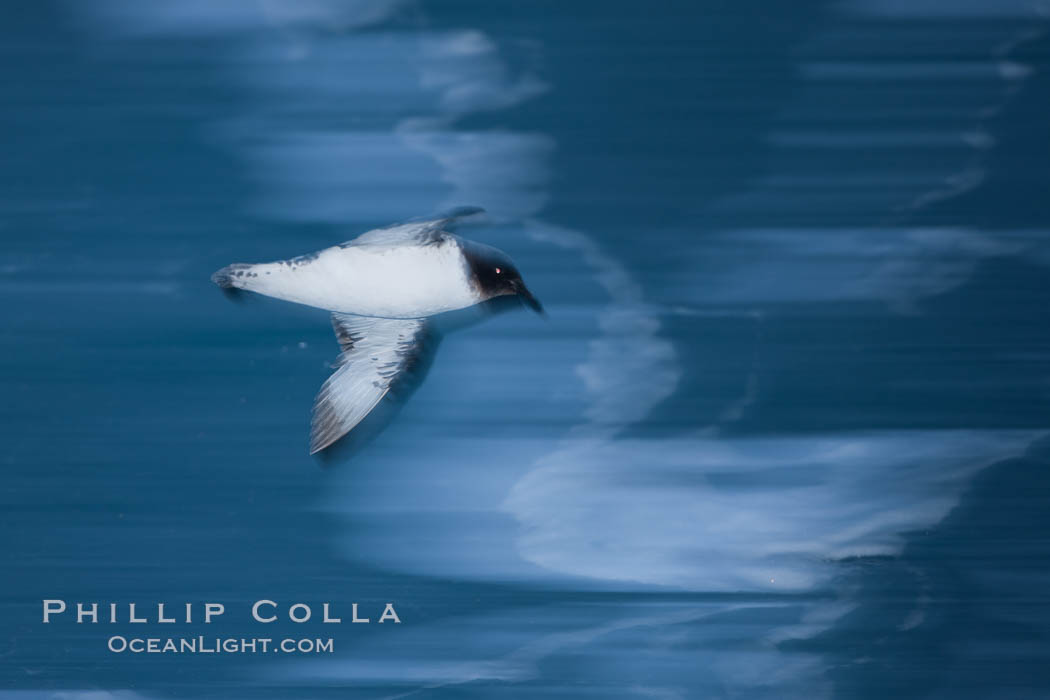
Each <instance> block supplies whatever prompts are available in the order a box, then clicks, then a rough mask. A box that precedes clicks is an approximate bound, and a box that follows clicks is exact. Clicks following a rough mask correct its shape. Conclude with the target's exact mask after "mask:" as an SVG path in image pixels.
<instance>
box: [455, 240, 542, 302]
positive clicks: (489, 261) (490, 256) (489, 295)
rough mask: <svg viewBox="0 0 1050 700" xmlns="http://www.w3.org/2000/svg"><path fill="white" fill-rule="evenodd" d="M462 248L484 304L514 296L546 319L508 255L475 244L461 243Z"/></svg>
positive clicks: (471, 277) (471, 242)
mask: <svg viewBox="0 0 1050 700" xmlns="http://www.w3.org/2000/svg"><path fill="white" fill-rule="evenodd" d="M461 246H462V249H463V257H464V258H466V261H467V267H468V268H469V275H470V279H471V282H472V283H473V284H474V286H475V288H476V289H477V290H478V293H479V295H480V296H481V298H482V299H483V300H485V301H488V300H489V299H494V298H496V297H500V296H508V295H514V296H516V297H518V299H520V300H521V302H522V303H523V304H525V305H526V306H528V307H529V308H530V309H532V310H533V311H535V312H536V313H538V314H540V315H541V316H542V315H545V314H544V311H543V305H542V304H540V302H539V300H538V299H537V298H536V297H534V296H533V295H532V292H530V291H529V288H528V287H526V286H525V281H524V280H523V279H521V273H520V272H518V268H517V267H515V266H514V263H513V262H511V260H510V257H509V256H508V255H507V254H506V253H504V252H503V251H502V250H499V249H498V248H493V247H492V246H487V245H484V244H482V243H475V242H474V241H462V242H461Z"/></svg>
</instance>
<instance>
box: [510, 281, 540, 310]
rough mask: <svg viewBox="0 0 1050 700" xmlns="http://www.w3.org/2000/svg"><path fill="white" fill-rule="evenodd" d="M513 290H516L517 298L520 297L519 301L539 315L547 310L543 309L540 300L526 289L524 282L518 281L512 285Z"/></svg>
mask: <svg viewBox="0 0 1050 700" xmlns="http://www.w3.org/2000/svg"><path fill="white" fill-rule="evenodd" d="M514 290H515V292H517V295H518V298H519V299H521V303H523V304H525V305H526V306H528V307H529V308H530V309H532V310H533V311H535V312H536V313H538V314H539V315H540V316H546V315H547V312H546V311H544V310H543V304H541V303H540V300H539V299H537V298H536V297H534V296H532V292H530V291H529V290H528V288H527V287H526V286H525V283H524V282H519V283H517V284H515V285H514Z"/></svg>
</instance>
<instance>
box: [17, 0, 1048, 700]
mask: <svg viewBox="0 0 1050 700" xmlns="http://www.w3.org/2000/svg"><path fill="white" fill-rule="evenodd" d="M5 14H10V15H12V16H11V17H9V18H8V19H9V20H10V22H9V23H8V27H9V29H7V30H5V39H6V40H5V42H4V49H5V50H6V51H7V52H8V53H9V54H10V55H11V56H13V57H16V58H17V59H18V61H17V62H11V61H9V63H11V65H15V63H18V64H26V65H29V66H31V70H30V72H29V73H28V75H30V76H31V77H32V79H31V80H25V79H22V78H20V79H19V80H17V81H16V80H13V79H12V80H10V81H9V83H8V84H10V85H12V86H14V87H13V88H12V92H11V94H9V95H8V96H7V97H6V98H5V99H7V100H8V102H7V103H6V109H5V110H4V115H5V116H4V117H3V119H4V120H5V124H6V125H7V126H8V129H9V133H11V134H12V135H14V136H17V138H12V143H11V154H10V158H9V159H8V162H7V164H6V166H0V175H2V176H3V178H4V181H5V183H7V184H8V185H9V186H8V187H7V189H6V191H7V192H8V195H7V196H5V197H4V198H3V199H2V200H0V212H2V213H3V216H4V219H5V223H4V226H5V229H4V230H5V242H7V241H9V245H8V246H7V249H6V250H5V253H4V259H3V260H2V261H0V264H2V267H0V293H3V294H5V295H7V296H8V297H10V299H9V302H10V303H9V304H7V306H8V307H9V309H10V310H9V317H10V318H9V324H8V328H9V330H8V332H7V334H6V335H5V338H4V341H3V342H4V343H5V347H6V348H8V352H7V353H6V357H8V359H7V360H6V361H5V363H4V364H3V367H2V373H0V381H2V382H3V383H4V386H5V388H6V389H7V390H8V394H9V395H10V396H12V397H13V400H12V402H11V406H12V408H9V409H8V411H7V414H6V415H7V417H8V420H7V421H6V423H5V426H6V427H7V432H6V433H5V437H6V438H7V444H8V446H9V447H8V451H7V455H6V458H5V461H6V464H8V466H9V471H10V476H9V480H8V481H9V484H10V494H11V495H9V497H8V498H9V502H8V505H9V506H10V510H9V512H10V515H9V517H8V518H7V519H6V520H5V527H4V534H5V535H6V536H7V538H8V540H9V541H10V544H9V546H8V551H9V552H10V553H11V554H10V556H11V557H12V559H13V564H14V566H13V567H11V570H13V571H16V572H17V573H16V574H15V576H14V579H13V581H12V582H11V583H10V584H9V587H8V588H7V589H5V592H6V593H7V594H8V595H7V596H5V602H4V607H5V612H6V613H7V614H8V615H9V616H10V617H11V619H12V626H11V629H14V630H15V633H14V634H13V636H12V637H11V640H12V641H11V642H10V643H9V645H8V648H7V649H6V650H5V654H6V656H5V658H6V659H9V660H10V662H5V663H4V664H2V665H0V668H2V670H3V673H4V674H5V680H7V681H9V682H8V685H9V686H10V687H13V688H24V689H31V690H27V691H26V693H27V695H26V697H34V696H36V695H35V693H36V691H37V690H38V689H53V688H61V689H65V690H69V691H71V697H94V695H92V693H93V692H95V691H96V690H97V689H99V688H104V689H107V690H105V691H99V693H101V694H100V695H99V697H124V696H126V697H166V696H170V695H201V694H208V693H209V692H214V689H215V688H216V687H220V685H221V684H226V683H238V684H243V683H248V684H250V686H251V692H250V693H246V695H251V696H253V697H255V696H259V695H262V694H269V695H271V696H273V697H286V696H288V694H289V692H290V691H289V689H290V688H291V689H294V692H295V694H296V696H297V697H306V696H311V695H318V696H323V695H328V694H333V695H334V694H339V695H340V696H341V697H342V696H345V695H347V694H349V695H351V696H361V697H400V696H404V695H421V696H427V697H431V696H444V695H446V694H447V695H450V696H453V695H454V696H457V697H459V696H463V697H475V696H476V697H492V696H494V695H497V696H502V695H507V696H520V697H536V696H538V695H549V696H558V697H561V696H566V697H569V696H577V695H579V694H581V693H584V692H586V693H590V694H594V695H596V696H600V697H659V698H662V697H667V698H671V697H722V696H747V697H751V696H755V697H773V698H784V697H794V696H798V697H807V698H811V697H819V696H836V697H852V696H866V695H871V696H874V697H885V695H886V694H888V693H890V692H893V693H895V694H902V693H903V694H905V695H916V696H918V695H923V696H928V695H933V696H945V697H959V696H960V695H962V696H965V695H973V696H975V697H981V696H982V695H986V691H987V690H988V689H989V688H995V687H997V684H1001V683H1002V682H1003V681H1004V680H1006V679H1009V680H1010V681H1011V682H1013V683H1015V687H1017V688H1019V691H1018V692H1019V693H1022V694H1023V693H1024V692H1029V691H1030V692H1031V693H1032V694H1036V695H1037V694H1038V693H1039V691H1040V690H1045V687H1046V686H1047V681H1048V679H1047V678H1046V677H1044V675H1043V672H1038V671H1035V670H1032V669H1031V668H1027V667H1026V668H1024V669H1019V668H1018V664H1016V663H1002V660H1003V659H1004V658H1006V659H1008V660H1012V659H1018V658H1021V659H1023V658H1026V657H1035V656H1039V655H1045V653H1046V648H1045V644H1044V643H1043V642H1042V641H1041V640H1040V637H1039V635H1038V634H1037V630H1039V629H1045V627H1043V626H1042V625H1043V623H1045V622H1046V620H1047V618H1048V611H1050V607H1048V606H1047V605H1046V601H1045V600H1044V598H1043V597H1042V593H1041V592H1040V591H1041V581H1043V580H1044V579H1045V575H1046V567H1045V551H1042V550H1041V549H1040V547H1039V544H1038V543H1040V542H1043V541H1045V533H1046V528H1047V524H1048V523H1047V520H1046V518H1045V516H1044V515H1043V513H1042V510H1043V508H1042V507H1041V504H1042V503H1045V501H1043V500H1041V499H1043V498H1045V496H1046V493H1047V492H1046V489H1045V477H1044V476H1041V474H1042V473H1043V472H1044V471H1045V470H1042V467H1043V466H1045V460H1046V445H1045V442H1040V441H1039V440H1040V437H1041V436H1042V435H1043V431H1044V430H1045V428H1046V420H1045V415H1046V410H1045V408H1046V401H1047V398H1048V396H1047V392H1046V358H1047V357H1048V354H1047V347H1048V343H1050V331H1048V330H1047V326H1046V324H1045V323H1044V322H1043V321H1042V319H1043V316H1044V314H1043V313H1042V309H1043V307H1044V306H1045V303H1046V301H1047V299H1046V296H1047V294H1048V292H1050V289H1048V288H1047V286H1046V284H1045V281H1044V278H1045V275H1046V267H1047V265H1048V264H1050V257H1048V256H1047V254H1046V252H1045V250H1044V246H1043V245H1042V242H1043V239H1044V238H1045V235H1046V233H1045V230H1046V226H1047V224H1048V223H1050V222H1048V221H1047V220H1046V218H1047V217H1046V211H1045V208H1044V207H1042V205H1041V202H1042V199H1043V198H1042V193H1043V191H1044V190H1045V182H1046V178H1045V163H1046V162H1047V161H1046V156H1047V155H1048V154H1047V153H1046V151H1047V147H1048V145H1050V144H1048V143H1047V141H1046V138H1045V124H1044V122H1045V119H1044V116H1045V108H1046V106H1047V105H1046V97H1045V95H1046V94H1047V93H1046V91H1045V87H1046V85H1045V81H1046V78H1045V75H1046V68H1047V65H1048V64H1047V59H1046V55H1047V54H1046V49H1047V39H1046V37H1047V34H1046V29H1047V27H1046V24H1045V19H1044V18H1043V15H1042V14H1041V12H1040V8H1039V7H1037V6H1034V5H1032V4H1030V3H1020V2H1017V3H1013V2H995V3H993V2H981V1H980V0H968V1H967V2H963V3H955V4H954V5H952V7H951V8H947V6H945V5H943V3H941V4H938V3H932V2H918V3H916V2H911V3H901V2H893V1H891V0H863V1H856V2H852V1H851V2H842V3H825V2H816V1H814V2H802V3H792V4H791V5H790V6H784V7H780V6H778V5H775V4H770V3H753V2H745V3H738V4H735V5H733V6H732V7H729V6H725V7H720V8H718V9H717V11H714V10H713V9H712V8H703V7H695V8H694V7H685V6H681V5H677V4H675V3H657V4H656V5H655V6H652V7H650V6H646V7H636V6H634V5H632V4H629V3H612V4H609V3H585V4H581V5H580V6H579V7H578V8H576V10H575V11H574V12H573V14H571V15H570V14H568V13H566V12H565V10H564V9H563V8H558V7H555V6H553V5H551V6H545V5H544V6H528V7H521V8H514V9H513V10H512V9H510V8H503V7H500V8H496V7H489V6H488V5H486V4H484V3H466V4H461V5H456V6H451V7H450V6H444V7H441V6H437V5H433V6H432V5H431V4H430V3H419V4H416V3H402V2H395V1H394V0H389V1H381V0H368V1H362V2H352V3H344V2H338V3H337V2H325V1H323V0H318V1H315V2H307V3H292V2H285V1H283V0H267V1H266V2H258V3H256V2H227V3H218V4H214V3H203V2H190V3H174V2H172V3H167V2H165V3H159V4H158V3H150V4H142V3H134V2H130V1H125V0H106V1H105V2H98V3H92V4H90V5H81V4H78V5H76V6H75V7H74V6H73V5H69V4H62V3H59V4H55V5H52V4H49V3H44V4H41V5H40V6H39V7H38V8H37V9H35V10H33V11H26V12H25V13H22V14H17V13H14V12H8V13H5ZM15 15H17V16H15ZM5 70H14V68H12V67H10V66H9V67H8V68H6V69H5ZM12 75H13V74H12ZM19 75H20V76H21V75H23V74H19ZM9 77H10V76H9ZM56 164H60V165H63V166H66V167H65V168H62V167H56ZM461 204H472V205H481V206H484V207H485V208H486V209H488V211H489V212H490V213H491V220H490V221H489V222H488V223H487V224H486V225H484V226H481V227H479V228H477V229H476V230H471V231H470V232H469V234H468V235H469V237H470V238H474V239H478V240H483V241H485V242H488V243H491V244H493V245H496V246H498V247H500V248H502V249H504V250H507V251H508V252H509V253H510V254H511V255H512V257H514V259H515V260H516V262H517V263H518V265H519V267H520V268H521V269H522V271H523V274H524V275H525V276H526V277H527V278H528V279H529V283H530V287H532V288H533V289H534V290H535V291H536V293H537V294H538V295H539V296H540V297H541V298H542V299H543V300H544V303H545V304H546V305H547V306H548V309H549V311H550V314H551V318H550V320H549V322H545V321H543V320H541V319H538V318H537V317H535V316H534V315H531V314H522V313H510V314H501V315H499V316H495V317H493V318H489V319H487V320H486V322H485V323H482V324H478V325H476V326H473V327H470V328H467V329H464V330H463V331H462V332H458V333H453V334H450V335H449V336H448V337H447V338H445V339H444V340H443V342H442V347H441V350H440V355H441V357H440V361H439V362H437V363H435V364H434V366H433V368H432V369H431V371H430V373H429V375H428V376H427V380H426V382H425V383H423V384H422V386H420V387H419V388H418V391H416V393H415V394H414V396H413V398H412V400H411V401H410V402H408V403H407V404H405V405H404V407H403V410H402V411H401V412H400V414H398V415H396V416H387V418H392V422H391V423H390V425H389V427H388V428H387V429H386V430H385V431H383V432H380V431H379V430H376V431H374V434H371V435H369V438H370V439H371V438H372V437H374V441H372V442H370V443H368V444H365V443H364V442H362V444H360V445H357V446H356V447H355V449H353V450H351V451H350V452H349V453H345V454H343V455H341V456H339V457H338V459H337V460H336V463H335V464H333V465H331V466H332V467H333V468H332V469H330V470H325V471H322V470H319V469H317V468H316V465H315V464H313V463H312V462H311V461H310V460H308V459H307V458H306V457H305V444H304V436H305V434H306V422H307V415H308V410H309V405H310V397H311V396H312V394H313V392H314V391H315V390H316V387H317V386H318V385H319V384H320V381H321V380H322V379H323V377H324V376H325V373H326V371H327V370H326V363H327V362H328V361H330V360H331V359H332V358H333V357H334V355H335V353H336V346H335V341H334V339H333V338H331V337H330V334H329V329H328V325H327V321H326V319H325V315H324V314H322V313H319V312H315V311H312V310H307V309H298V308H295V307H291V306H288V305H280V304H277V303H272V302H268V301H265V300H262V301H258V302H257V303H252V304H248V305H247V306H246V308H245V309H244V312H243V314H242V313H237V314H235V315H231V313H232V312H231V310H230V309H229V308H228V307H227V306H226V305H225V304H224V303H223V301H222V299H221V297H220V296H219V295H218V294H217V293H216V292H215V290H214V289H212V288H210V285H209V284H208V282H207V277H208V273H209V272H210V271H211V270H212V269H214V268H215V267H217V266H218V264H219V263H220V262H222V261H223V260H226V259H227V258H229V257H230V253H231V251H233V250H239V251H241V252H242V253H243V251H244V250H252V251H254V252H253V257H256V258H258V259H268V257H267V256H270V257H272V258H282V257H288V256H289V255H294V254H297V253H301V252H303V251H307V250H314V249H317V248H321V247H323V246H326V245H330V244H332V243H333V242H336V241H339V240H345V239H348V238H351V237H353V236H354V235H356V234H357V233H359V232H361V231H363V230H365V229H367V228H369V227H371V226H375V225H381V224H385V223H389V222H390V221H395V220H402V219H405V218H409V217H412V216H417V215H422V214H426V213H429V212H434V211H439V210H443V209H448V208H449V207H451V206H455V205H461ZM15 300H17V302H18V303H17V304H16V303H15ZM232 318H236V323H232V322H231V319H232ZM56 578H57V579H58V580H62V581H65V583H62V584H60V585H59V586H58V587H59V589H60V590H59V591H56V592H55V594H56V595H59V594H61V595H66V596H68V597H70V598H71V599H91V598H90V596H96V597H98V596H101V597H102V599H105V600H112V599H120V600H126V599H127V600H135V599H138V600H156V599H164V598H169V599H178V600H184V599H192V600H224V599H226V600H242V599H244V600H252V599H256V598H259V597H269V598H273V599H277V600H299V599H302V598H304V597H307V598H309V599H310V600H332V601H359V602H368V601H372V602H375V601H385V600H388V599H396V601H397V602H398V606H399V608H398V609H399V613H400V614H401V617H402V619H403V620H404V621H405V622H404V624H403V625H401V626H399V627H397V628H394V629H391V628H390V627H389V626H388V627H382V628H378V626H362V627H367V629H363V630H362V631H358V630H353V631H350V632H348V631H346V630H340V631H339V632H338V637H337V639H338V644H337V653H336V654H335V655H334V656H332V657H326V658H310V659H305V658H298V659H290V658H280V659H270V660H268V663H263V662H261V661H260V660H259V659H255V658H250V657H244V658H239V659H237V660H235V661H230V660H227V662H226V663H223V664H213V663H208V662H207V661H206V660H202V659H199V658H198V659H193V658H183V659H179V664H174V663H166V662H167V661H170V660H161V659H144V660H142V663H131V662H129V661H128V659H124V658H114V657H112V656H107V655H105V653H104V652H102V651H100V650H99V649H97V648H96V647H99V646H100V645H99V644H98V639H97V637H99V633H98V632H97V631H93V630H90V629H85V628H82V627H74V626H71V627H65V628H63V629H62V631H61V634H62V635H64V636H63V641H64V644H63V645H56V644H54V639H55V638H54V636H49V635H45V634H43V633H41V632H40V628H39V627H38V626H37V625H35V610H36V609H35V608H33V607H32V606H31V605H30V606H28V608H27V603H26V601H30V602H32V601H35V600H36V599H38V598H40V597H41V593H40V591H41V590H43V588H44V587H47V588H48V590H49V591H50V590H51V589H53V588H54V587H55V585H56V584H54V583H53V581H54V580H55V579H56ZM74 581H75V582H74ZM1000 600H1002V601H1006V602H1003V603H999V602H998V601H1000ZM27 609H29V612H28V613H27V612H25V611H26V610H27ZM1019 610H1021V611H1020V612H1019ZM229 624H230V625H231V627H230V628H228V629H227V630H226V631H227V632H228V633H231V634H235V635H248V634H256V633H257V630H253V629H252V628H251V627H250V626H248V625H245V624H243V623H239V622H237V621H233V620H231V621H230V622H229ZM978 626H980V627H981V628H982V629H983V630H984V631H983V632H982V635H981V636H980V638H977V637H976V636H974V635H973V633H972V630H973V629H974V628H976V627H978ZM285 627H287V625H285ZM355 627H357V626H355ZM958 667H965V668H967V669H973V670H968V671H967V672H965V673H951V672H949V670H950V669H953V668H958ZM183 670H185V673H184V671H183ZM222 687H225V686H222ZM121 688H135V689H137V690H136V691H135V693H131V691H120V692H119V693H118V692H113V693H110V690H111V689H121Z"/></svg>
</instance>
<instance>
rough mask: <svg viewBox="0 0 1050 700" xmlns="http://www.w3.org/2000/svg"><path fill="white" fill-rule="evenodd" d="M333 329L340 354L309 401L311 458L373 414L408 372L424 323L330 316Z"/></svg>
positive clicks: (420, 342)
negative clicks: (373, 410)
mask: <svg viewBox="0 0 1050 700" xmlns="http://www.w3.org/2000/svg"><path fill="white" fill-rule="evenodd" d="M332 327H333V328H334V329H335V336H336V338H337V339H338V340H339V345H340V347H342V349H343V352H342V353H340V355H339V358H338V359H337V360H336V362H335V365H333V366H334V367H335V368H336V371H335V373H334V374H333V375H332V376H331V377H329V378H328V380H327V381H326V382H325V383H324V385H323V386H322V387H321V391H320V393H318V394H317V398H316V399H315V400H314V415H313V421H312V424H311V427H310V454H314V453H315V452H319V451H321V450H323V449H325V448H326V447H328V446H329V445H331V444H332V443H334V442H335V441H336V440H338V439H339V438H341V437H343V436H344V435H346V434H347V433H348V432H350V431H351V430H352V429H353V428H354V426H356V425H357V424H358V423H360V422H361V421H362V420H364V418H365V416H367V415H368V414H369V413H371V412H372V409H373V408H375V407H376V404H378V403H379V401H380V400H381V399H382V398H383V397H384V396H385V395H386V394H387V392H388V391H390V387H391V385H392V384H393V383H394V382H395V381H396V380H397V378H398V377H399V376H400V375H401V374H403V373H404V372H406V371H408V370H411V369H412V367H413V365H414V364H415V362H416V361H417V360H418V358H419V357H420V355H421V353H422V350H423V341H424V339H425V337H426V335H427V328H426V321H425V320H424V319H391V318H372V317H366V316H354V315H352V314H343V313H333V314H332Z"/></svg>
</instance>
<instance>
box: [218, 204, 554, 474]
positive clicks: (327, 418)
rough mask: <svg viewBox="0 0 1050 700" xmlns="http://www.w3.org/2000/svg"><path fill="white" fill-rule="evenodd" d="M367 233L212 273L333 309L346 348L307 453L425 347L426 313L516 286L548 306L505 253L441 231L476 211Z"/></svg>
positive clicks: (327, 386) (337, 434) (368, 407)
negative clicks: (309, 250) (328, 245)
mask: <svg viewBox="0 0 1050 700" xmlns="http://www.w3.org/2000/svg"><path fill="white" fill-rule="evenodd" d="M479 211H480V210H478V209H464V210H460V211H459V212H457V213H453V214H450V215H449V216H445V217H442V218H437V219H431V220H428V221H418V222H412V223H407V224H400V225H396V226H390V227H387V228H381V229H376V230H374V231H369V232H368V233H364V234H362V235H360V236H358V237H357V238H355V239H353V240H352V241H349V242H347V243H344V244H342V245H337V246H332V247H331V248H325V249H324V250H321V251H318V252H317V253H313V254H310V255H301V256H299V257H297V258H291V259H289V260H279V261H277V262H270V263H259V264H244V263H238V264H234V265H229V266H227V267H224V268H222V269H221V270H219V271H218V272H216V273H215V274H214V275H212V281H213V282H215V283H216V284H217V285H219V286H220V287H222V288H223V289H227V290H229V289H243V290H245V291H249V292H256V293H257V294H263V295H265V296H269V297H274V298H277V299H283V300H285V301H291V302H295V303H297V304H305V305H307V306H314V307H317V308H320V309H326V310H328V311H331V312H332V326H333V328H334V329H335V333H336V338H337V339H338V340H339V345H340V347H341V348H342V351H343V352H342V353H341V354H340V355H339V359H338V360H337V361H336V365H335V367H336V372H335V373H334V374H333V375H332V376H331V377H329V378H328V381H326V382H325V383H324V386H323V387H321V392H320V393H319V394H318V395H317V399H316V401H315V402H314V415H313V422H312V428H311V436H310V451H311V453H313V452H317V451H320V450H323V449H325V448H326V447H328V446H329V445H331V444H332V443H334V442H335V441H337V440H339V439H340V438H341V437H343V436H344V435H346V434H347V433H348V432H349V431H350V430H352V429H353V428H354V426H356V425H357V424H358V423H360V422H361V421H362V420H363V419H364V418H365V417H366V416H367V415H368V414H369V413H370V412H371V411H372V409H373V408H375V407H376V405H378V403H379V402H380V401H381V400H382V399H383V397H385V396H386V395H387V393H388V392H389V391H390V390H391V388H392V387H393V386H394V385H395V383H396V382H398V381H399V379H400V378H401V377H402V376H403V375H405V374H406V373H411V370H412V369H413V367H415V366H417V365H418V364H419V362H420V358H421V357H422V356H423V355H424V354H425V352H424V345H426V344H427V341H428V338H430V337H431V336H432V335H433V334H432V333H430V329H429V322H428V321H427V317H429V316H434V315H436V314H441V313H444V312H446V311H455V310H456V309H463V308H466V307H468V306H473V305H475V304H479V303H481V302H484V301H488V300H490V299H493V298H495V297H497V296H504V295H514V296H517V297H518V298H519V299H520V300H522V302H523V303H525V304H527V305H528V306H530V307H532V308H533V309H534V310H535V311H537V312H539V313H542V312H543V307H542V306H541V305H540V303H539V302H538V301H537V300H536V298H535V297H533V296H532V293H531V292H530V291H529V290H528V288H526V287H525V283H524V281H522V279H521V275H520V274H519V273H518V271H517V269H516V268H515V267H514V263H513V262H511V260H510V258H509V257H507V255H506V253H503V252H502V251H499V250H496V249H495V248H491V247H489V246H486V245H482V244H480V243H475V242H473V241H467V240H464V239H462V238H459V237H458V236H454V235H452V234H451V233H448V232H447V231H444V230H443V226H444V225H445V224H447V223H449V222H450V221H452V220H454V219H456V218H459V217H462V216H469V215H471V214H474V213H478V212H479Z"/></svg>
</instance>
